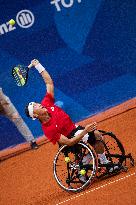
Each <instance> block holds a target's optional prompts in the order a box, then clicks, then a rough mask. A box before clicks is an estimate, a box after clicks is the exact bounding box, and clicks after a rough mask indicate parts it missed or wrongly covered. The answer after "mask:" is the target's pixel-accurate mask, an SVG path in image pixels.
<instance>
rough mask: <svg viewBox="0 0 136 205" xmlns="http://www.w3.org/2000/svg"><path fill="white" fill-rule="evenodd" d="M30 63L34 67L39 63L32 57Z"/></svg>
mask: <svg viewBox="0 0 136 205" xmlns="http://www.w3.org/2000/svg"><path fill="white" fill-rule="evenodd" d="M31 64H32V65H33V66H34V67H35V66H36V65H38V64H39V61H38V60H37V59H33V60H32V61H31Z"/></svg>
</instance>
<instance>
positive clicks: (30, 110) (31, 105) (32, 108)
mask: <svg viewBox="0 0 136 205" xmlns="http://www.w3.org/2000/svg"><path fill="white" fill-rule="evenodd" d="M28 112H29V115H30V117H31V118H32V120H36V118H34V117H33V115H34V113H33V112H34V102H30V103H29V104H28Z"/></svg>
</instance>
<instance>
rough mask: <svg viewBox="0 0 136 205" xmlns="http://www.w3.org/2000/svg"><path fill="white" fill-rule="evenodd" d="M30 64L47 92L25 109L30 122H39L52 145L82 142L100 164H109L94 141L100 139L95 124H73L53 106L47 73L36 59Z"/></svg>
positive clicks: (100, 145)
mask: <svg viewBox="0 0 136 205" xmlns="http://www.w3.org/2000/svg"><path fill="white" fill-rule="evenodd" d="M31 64H32V65H33V67H35V69H36V70H37V71H38V72H39V74H40V75H41V76H42V78H43V80H44V82H45V85H46V89H47V92H46V94H45V97H44V98H43V100H42V101H41V103H37V102H30V103H29V104H28V105H27V106H26V107H25V113H26V115H27V116H28V117H30V118H31V119H32V120H35V119H38V120H39V121H40V123H41V127H42V130H43V132H44V134H45V136H46V137H47V138H48V139H49V141H50V142H52V144H56V143H58V144H59V145H67V146H73V145H75V144H76V143H78V142H79V141H80V140H82V141H83V142H88V143H89V144H91V145H92V146H93V147H94V149H95V151H96V153H97V154H98V158H99V160H100V163H101V164H107V163H109V161H108V160H107V158H106V156H105V153H104V146H103V144H102V143H101V142H100V141H96V140H97V139H98V140H101V139H102V136H101V133H100V132H99V131H98V130H97V123H96V122H92V123H91V124H88V125H86V126H85V127H81V126H77V125H76V124H75V123H73V122H72V120H71V118H70V116H69V115H68V114H66V113H65V112H64V111H63V110H62V109H61V108H60V107H58V106H56V105H55V99H54V83H53V80H52V78H51V76H50V74H49V73H48V71H47V70H46V69H45V68H44V67H43V66H42V65H41V64H40V63H39V61H38V60H36V59H34V60H32V61H31ZM89 157H90V156H86V159H84V160H87V161H88V160H89Z"/></svg>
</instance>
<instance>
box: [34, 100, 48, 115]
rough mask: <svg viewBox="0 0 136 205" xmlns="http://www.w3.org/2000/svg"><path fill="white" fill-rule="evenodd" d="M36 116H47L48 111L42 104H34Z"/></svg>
mask: <svg viewBox="0 0 136 205" xmlns="http://www.w3.org/2000/svg"><path fill="white" fill-rule="evenodd" d="M33 109H34V111H33V112H34V114H37V115H38V116H43V115H45V114H46V112H47V109H46V108H45V107H43V106H42V105H41V104H40V103H34V107H33Z"/></svg>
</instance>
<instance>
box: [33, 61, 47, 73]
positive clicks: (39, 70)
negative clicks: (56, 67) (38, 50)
mask: <svg viewBox="0 0 136 205" xmlns="http://www.w3.org/2000/svg"><path fill="white" fill-rule="evenodd" d="M35 68H36V70H38V72H39V73H41V72H43V71H44V70H45V68H44V67H43V66H42V65H41V64H40V63H38V64H37V65H36V66H35Z"/></svg>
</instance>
